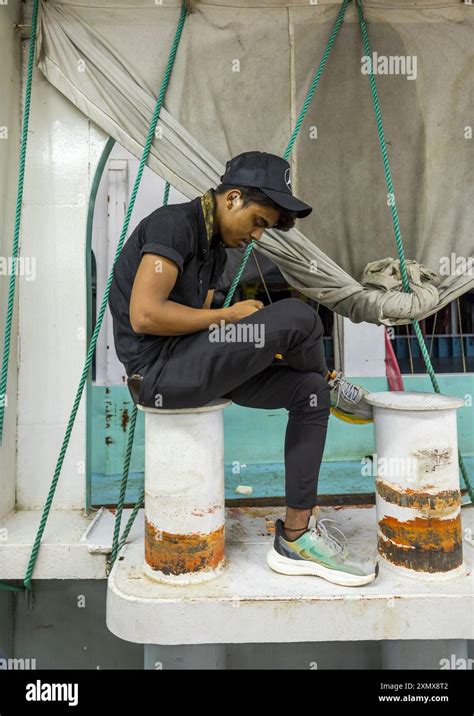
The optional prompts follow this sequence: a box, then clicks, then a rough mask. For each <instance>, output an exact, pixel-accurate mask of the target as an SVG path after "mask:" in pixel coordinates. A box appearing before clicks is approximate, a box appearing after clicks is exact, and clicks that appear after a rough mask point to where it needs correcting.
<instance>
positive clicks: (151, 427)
mask: <svg viewBox="0 0 474 716" xmlns="http://www.w3.org/2000/svg"><path fill="white" fill-rule="evenodd" d="M231 402H232V401H230V400H224V399H221V398H220V399H217V400H213V401H211V402H209V403H207V404H206V405H204V406H202V407H197V408H180V409H174V410H172V409H163V408H156V409H155V408H148V407H144V406H142V405H138V408H139V409H140V410H143V411H144V412H145V562H144V567H143V568H144V572H145V574H146V575H147V576H148V577H149V578H150V579H153V580H154V581H157V582H166V583H170V584H179V585H182V584H194V583H196V582H203V581H206V580H209V579H213V578H214V577H216V576H217V575H218V574H219V572H220V571H221V569H222V567H223V565H224V536H225V535H224V531H225V526H224V507H225V500H224V418H223V415H224V414H223V408H225V407H226V406H227V405H231Z"/></svg>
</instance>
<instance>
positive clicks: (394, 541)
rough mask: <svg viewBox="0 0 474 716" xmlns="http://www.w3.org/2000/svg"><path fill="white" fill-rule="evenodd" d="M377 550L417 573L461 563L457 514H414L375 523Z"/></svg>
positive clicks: (460, 543) (443, 570)
mask: <svg viewBox="0 0 474 716" xmlns="http://www.w3.org/2000/svg"><path fill="white" fill-rule="evenodd" d="M379 529H380V534H379V539H378V549H379V552H380V554H381V555H382V556H383V557H385V558H386V559H388V560H389V561H390V562H392V563H393V564H395V565H398V566H401V567H408V568H409V569H414V570H417V571H421V572H447V571H449V570H451V569H455V568H456V567H459V566H460V565H461V564H462V531H461V516H460V515H458V516H457V517H456V518H454V519H451V520H440V519H425V518H422V517H417V518H415V519H413V520H408V521H407V522H400V521H399V520H397V519H395V518H394V517H389V516H385V517H384V518H383V519H382V520H381V521H380V522H379Z"/></svg>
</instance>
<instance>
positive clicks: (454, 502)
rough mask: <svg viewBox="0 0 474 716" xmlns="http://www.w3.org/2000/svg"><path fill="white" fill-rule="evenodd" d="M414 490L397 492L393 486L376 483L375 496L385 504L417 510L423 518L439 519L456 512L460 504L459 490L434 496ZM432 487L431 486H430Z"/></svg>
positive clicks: (378, 481) (424, 491) (440, 492)
mask: <svg viewBox="0 0 474 716" xmlns="http://www.w3.org/2000/svg"><path fill="white" fill-rule="evenodd" d="M424 487H425V489H424V490H423V491H422V492H417V491H416V490H411V489H407V490H403V491H402V490H397V489H395V487H394V486H393V485H390V484H388V483H387V482H384V481H383V480H377V481H376V490H377V494H378V495H379V496H380V497H381V498H382V499H383V500H385V501H386V502H390V503H391V504H394V505H398V506H399V507H409V508H412V509H415V510H419V511H420V512H421V514H422V515H423V516H425V517H433V518H435V517H438V518H441V517H443V516H445V515H448V514H449V513H451V512H452V511H453V510H456V509H457V508H458V507H459V506H460V504H461V493H460V491H459V490H441V491H439V492H436V493H435V494H433V493H430V492H426V487H427V486H426V485H424ZM431 487H432V486H431Z"/></svg>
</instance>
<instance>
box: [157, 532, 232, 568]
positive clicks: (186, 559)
mask: <svg viewBox="0 0 474 716" xmlns="http://www.w3.org/2000/svg"><path fill="white" fill-rule="evenodd" d="M224 547H225V539H224V525H222V526H221V527H219V528H218V529H217V530H215V531H214V532H210V533H209V534H201V533H198V532H195V533H192V534H173V533H171V532H165V531H161V530H159V529H158V528H157V527H155V526H154V525H152V524H151V523H150V522H149V521H148V520H147V519H145V561H146V563H147V564H148V565H149V566H150V567H151V569H154V570H156V571H160V572H162V573H163V574H175V575H178V574H187V573H193V572H201V571H203V570H207V569H210V570H214V569H217V567H218V566H219V565H220V564H221V563H222V562H223V560H224Z"/></svg>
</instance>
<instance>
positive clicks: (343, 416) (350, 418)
mask: <svg viewBox="0 0 474 716" xmlns="http://www.w3.org/2000/svg"><path fill="white" fill-rule="evenodd" d="M330 410H331V413H332V414H333V415H334V417H336V418H339V420H344V422H346V423H355V424H356V425H363V424H364V423H373V422H374V419H373V418H359V417H357V416H356V415H352V414H350V413H344V412H343V411H342V410H339V409H338V408H333V407H332V406H331V409H330Z"/></svg>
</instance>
